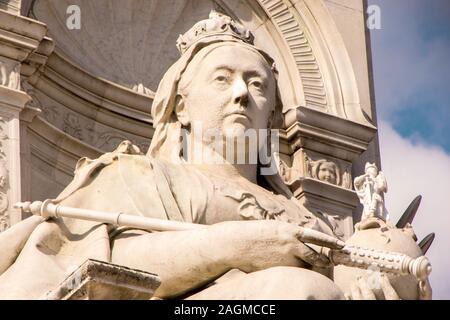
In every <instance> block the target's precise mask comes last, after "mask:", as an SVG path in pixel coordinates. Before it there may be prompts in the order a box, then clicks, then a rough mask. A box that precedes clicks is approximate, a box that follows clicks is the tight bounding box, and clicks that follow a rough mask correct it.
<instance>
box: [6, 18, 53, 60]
mask: <svg viewBox="0 0 450 320" xmlns="http://www.w3.org/2000/svg"><path fill="white" fill-rule="evenodd" d="M46 33H47V27H46V25H45V24H43V23H41V22H38V21H36V20H33V19H30V18H27V17H22V16H18V15H14V14H11V13H9V12H6V11H4V10H0V55H1V56H4V57H7V58H10V59H13V60H16V61H20V62H22V61H24V60H25V59H26V58H27V57H28V56H29V55H30V53H32V52H33V51H35V50H36V49H37V48H38V47H39V44H40V43H41V41H42V39H43V38H44V36H45V34H46Z"/></svg>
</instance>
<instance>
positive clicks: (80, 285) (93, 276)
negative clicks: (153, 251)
mask: <svg viewBox="0 0 450 320" xmlns="http://www.w3.org/2000/svg"><path fill="white" fill-rule="evenodd" d="M160 283H161V282H160V280H159V278H158V276H157V275H155V274H152V273H149V272H145V271H141V270H135V269H130V268H127V267H124V266H119V265H115V264H111V263H106V262H103V261H97V260H92V259H89V260H87V261H86V262H85V263H83V264H82V265H81V266H79V267H78V268H77V269H76V270H75V271H74V272H73V273H72V274H71V275H70V276H68V277H67V279H65V280H64V281H63V282H62V283H61V284H60V285H59V286H58V287H57V288H55V289H54V290H52V291H50V292H48V293H47V294H46V295H45V296H44V297H43V299H46V300H148V299H150V298H151V297H152V296H153V293H154V292H155V290H156V289H157V288H158V286H159V285H160Z"/></svg>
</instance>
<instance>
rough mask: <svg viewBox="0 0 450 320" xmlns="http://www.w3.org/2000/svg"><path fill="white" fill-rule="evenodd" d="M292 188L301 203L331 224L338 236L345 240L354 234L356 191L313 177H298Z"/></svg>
mask: <svg viewBox="0 0 450 320" xmlns="http://www.w3.org/2000/svg"><path fill="white" fill-rule="evenodd" d="M290 188H291V190H293V193H294V196H295V197H296V198H297V199H298V200H299V201H300V203H301V204H303V205H304V206H305V207H306V208H307V209H308V210H310V211H311V212H313V213H314V214H315V215H317V216H319V217H321V218H322V219H323V220H325V221H326V222H327V223H328V224H329V225H330V227H331V228H332V230H333V232H334V233H335V235H336V236H337V237H338V238H340V239H341V240H344V241H345V240H347V239H348V238H349V237H350V236H351V235H352V234H353V210H355V208H356V205H357V204H358V197H357V196H356V193H355V191H353V190H349V189H345V188H341V187H338V186H335V185H331V184H329V183H325V182H322V181H318V180H315V179H311V178H301V179H297V180H295V181H294V182H292V183H291V185H290Z"/></svg>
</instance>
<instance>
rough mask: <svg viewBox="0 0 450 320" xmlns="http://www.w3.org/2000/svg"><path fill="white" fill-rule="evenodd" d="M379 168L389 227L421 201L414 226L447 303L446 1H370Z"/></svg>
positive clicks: (449, 15)
mask: <svg viewBox="0 0 450 320" xmlns="http://www.w3.org/2000/svg"><path fill="white" fill-rule="evenodd" d="M369 4H372V5H378V6H379V7H380V10H381V29H380V30H372V31H371V40H372V58H373V70H374V83H375V97H376V105H377V114H378V128H379V130H378V134H379V136H380V153H381V163H382V170H383V171H384V173H385V174H386V176H387V179H388V185H389V190H388V193H387V194H386V206H387V209H388V211H389V213H390V216H391V218H392V220H393V222H396V221H397V219H398V218H399V217H400V216H401V214H402V213H403V211H404V210H405V208H406V207H407V206H408V204H409V203H410V202H411V200H412V199H413V198H414V197H415V196H416V195H418V194H420V195H422V196H423V200H422V203H421V206H420V208H419V211H418V214H417V216H416V218H415V219H414V222H413V228H414V230H415V232H416V234H417V236H418V238H419V240H421V239H423V237H425V236H426V235H427V234H428V233H430V232H435V233H436V239H435V241H434V243H433V245H432V247H431V248H430V250H429V251H428V252H427V256H428V257H429V259H430V260H431V263H432V266H433V272H432V274H431V277H430V281H431V285H432V287H433V298H434V299H450V273H449V270H450V255H449V254H448V249H449V245H450V201H449V200H448V199H449V198H450V0H369Z"/></svg>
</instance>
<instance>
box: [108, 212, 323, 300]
mask: <svg viewBox="0 0 450 320" xmlns="http://www.w3.org/2000/svg"><path fill="white" fill-rule="evenodd" d="M301 232H302V228H300V227H298V226H295V225H292V224H289V223H285V222H280V221H267V220H265V221H229V222H222V223H218V224H215V225H211V226H209V227H207V228H204V229H199V230H189V231H173V232H171V231H169V232H159V233H150V234H143V235H142V234H141V235H132V234H130V233H123V234H121V235H120V236H118V237H117V238H115V239H114V241H113V245H112V262H113V263H116V264H120V265H126V266H128V267H131V268H136V269H141V270H145V271H148V272H153V273H156V274H158V275H159V276H160V278H161V281H162V283H161V286H160V287H159V288H158V290H157V291H156V293H155V295H156V296H158V297H161V298H169V297H176V296H180V295H182V294H184V293H186V292H189V291H191V290H193V289H195V288H198V287H201V286H203V285H205V284H207V283H210V282H211V281H213V280H214V279H216V278H218V277H220V276H221V275H222V274H224V273H226V272H227V271H229V270H231V269H240V270H242V271H244V272H253V271H257V270H262V269H266V268H270V267H274V266H296V267H304V266H306V265H307V264H306V263H305V261H307V262H308V263H309V264H313V265H316V266H327V264H328V263H329V261H328V260H327V259H326V258H324V257H323V256H319V255H317V254H316V253H315V252H313V251H312V250H310V249H308V248H307V247H306V246H305V245H304V244H303V243H302V242H301V241H300V240H299V238H300V237H301V235H300V233H301ZM311 242H314V239H312V240H311ZM322 244H323V243H322Z"/></svg>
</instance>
